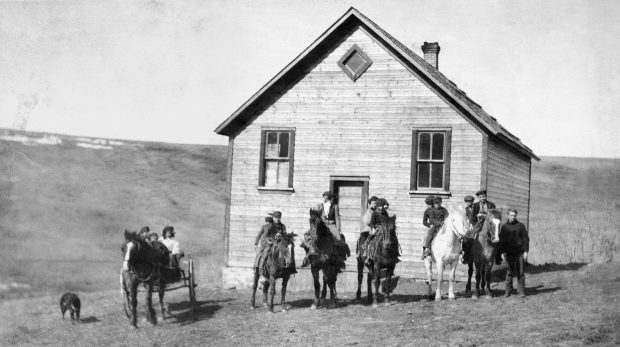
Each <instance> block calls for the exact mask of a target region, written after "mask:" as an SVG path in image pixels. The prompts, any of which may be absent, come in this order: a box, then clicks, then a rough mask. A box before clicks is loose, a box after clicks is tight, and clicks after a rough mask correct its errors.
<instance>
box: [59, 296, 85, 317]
mask: <svg viewBox="0 0 620 347" xmlns="http://www.w3.org/2000/svg"><path fill="white" fill-rule="evenodd" d="M81 306H82V303H81V302H80V298H79V297H78V296H77V294H74V293H64V294H63V295H62V296H61V297H60V312H61V313H62V320H65V312H67V310H68V311H69V313H70V314H71V322H73V320H74V316H75V319H76V320H77V322H78V323H79V322H80V307H81Z"/></svg>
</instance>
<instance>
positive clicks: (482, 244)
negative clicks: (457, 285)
mask: <svg viewBox="0 0 620 347" xmlns="http://www.w3.org/2000/svg"><path fill="white" fill-rule="evenodd" d="M501 218H502V216H501V212H500V211H498V210H490V211H489V212H488V213H487V215H486V216H485V217H484V219H483V220H482V221H479V222H478V223H477V225H476V226H474V230H475V231H474V235H473V240H472V241H471V242H472V245H471V254H470V257H469V259H468V262H467V266H468V271H467V285H466V286H465V291H466V292H468V293H469V292H471V276H472V273H473V268H474V265H475V267H476V290H475V291H474V293H473V295H472V297H473V298H475V299H477V298H478V297H479V296H480V295H485V296H486V297H488V298H490V297H491V270H492V269H493V263H494V262H495V256H496V253H497V243H498V242H499V229H500V221H501ZM485 289H486V293H485Z"/></svg>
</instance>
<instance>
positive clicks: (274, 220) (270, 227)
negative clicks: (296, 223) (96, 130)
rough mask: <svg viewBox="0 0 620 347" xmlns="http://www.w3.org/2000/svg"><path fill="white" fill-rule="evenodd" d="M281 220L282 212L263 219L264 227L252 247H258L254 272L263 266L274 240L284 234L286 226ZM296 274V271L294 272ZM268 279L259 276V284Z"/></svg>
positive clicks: (293, 267)
mask: <svg viewBox="0 0 620 347" xmlns="http://www.w3.org/2000/svg"><path fill="white" fill-rule="evenodd" d="M281 218H282V212H280V211H274V212H273V213H272V214H271V219H269V217H266V218H265V222H266V223H265V225H263V227H262V228H261V230H260V231H259V233H258V235H257V236H256V241H255V243H254V245H255V246H256V245H258V247H257V250H256V259H255V260H254V268H255V269H254V270H255V271H259V272H260V270H261V268H262V267H263V265H264V262H265V259H267V256H268V255H269V251H271V246H272V244H273V243H274V242H275V241H276V238H277V237H278V236H279V235H280V236H281V235H284V234H286V226H285V225H284V224H282V222H281V221H280V219H281ZM291 268H292V269H295V262H294V258H293V264H292V265H291ZM294 273H296V271H295V272H294ZM267 281H268V279H267V278H266V277H264V276H262V275H261V278H260V280H259V283H260V284H261V286H262V285H264V284H265V283H266V282H267Z"/></svg>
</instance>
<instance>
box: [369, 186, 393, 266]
mask: <svg viewBox="0 0 620 347" xmlns="http://www.w3.org/2000/svg"><path fill="white" fill-rule="evenodd" d="M385 205H388V202H387V200H385V199H383V198H379V199H377V208H376V210H375V211H374V212H373V213H372V215H371V217H370V224H369V226H370V232H369V236H368V238H367V239H366V244H365V247H364V248H365V249H366V265H369V264H370V260H372V258H373V257H374V255H375V254H374V251H375V249H374V247H373V240H374V238H375V235H376V234H377V226H379V225H381V224H382V223H383V220H384V219H385V218H387V217H388V213H387V211H386V210H385Z"/></svg>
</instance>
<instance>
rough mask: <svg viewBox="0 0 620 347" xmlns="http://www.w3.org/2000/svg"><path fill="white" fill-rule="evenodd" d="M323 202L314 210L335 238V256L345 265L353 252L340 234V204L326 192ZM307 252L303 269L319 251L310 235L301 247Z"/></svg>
mask: <svg viewBox="0 0 620 347" xmlns="http://www.w3.org/2000/svg"><path fill="white" fill-rule="evenodd" d="M322 197H323V202H322V203H319V204H318V205H316V206H315V207H313V208H312V210H314V211H315V212H317V213H319V214H320V216H321V220H322V221H323V223H325V225H326V226H327V228H328V229H329V231H330V233H331V234H332V237H333V246H334V247H333V248H335V249H334V250H333V251H334V253H335V254H334V255H335V256H336V257H337V258H339V260H340V261H342V262H343V263H344V261H345V260H346V258H347V257H349V256H350V255H351V251H350V250H349V247H348V246H347V244H346V241H345V238H344V235H342V233H341V232H340V210H339V209H338V204H336V202H335V199H336V195H335V194H334V193H332V192H329V191H326V192H324V193H323V196H322ZM301 247H302V248H304V249H305V250H306V257H305V258H304V261H303V263H302V265H301V266H302V267H306V266H308V265H309V263H310V260H309V257H313V256H315V255H317V254H318V250H317V247H316V244H315V242H314V241H313V240H312V236H311V235H310V234H309V233H305V234H304V242H303V244H302V245H301Z"/></svg>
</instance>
